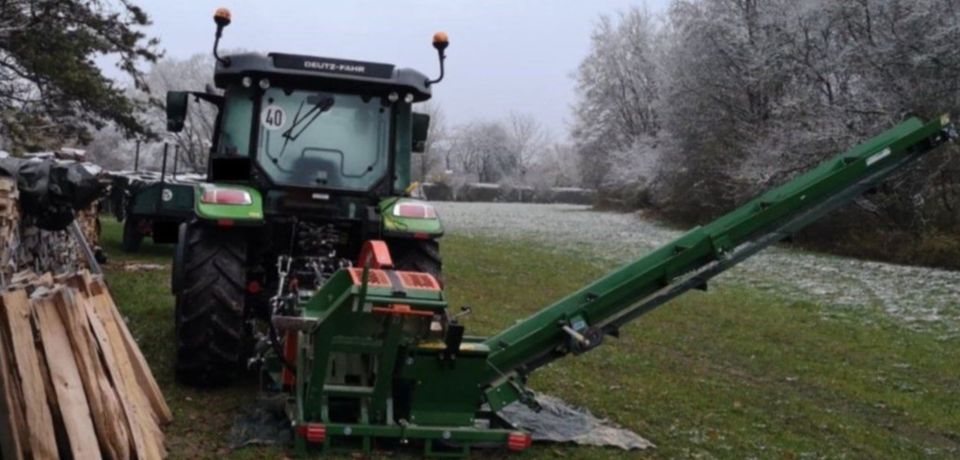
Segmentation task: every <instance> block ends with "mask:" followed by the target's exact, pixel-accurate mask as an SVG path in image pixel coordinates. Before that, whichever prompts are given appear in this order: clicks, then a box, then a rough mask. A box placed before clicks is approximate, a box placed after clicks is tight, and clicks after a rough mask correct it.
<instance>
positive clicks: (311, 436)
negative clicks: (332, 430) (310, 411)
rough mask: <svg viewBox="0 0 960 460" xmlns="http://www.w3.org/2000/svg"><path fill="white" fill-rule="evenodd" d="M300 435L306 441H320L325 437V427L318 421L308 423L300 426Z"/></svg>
mask: <svg viewBox="0 0 960 460" xmlns="http://www.w3.org/2000/svg"><path fill="white" fill-rule="evenodd" d="M300 435H302V436H303V437H304V438H306V439H307V442H314V443H321V442H323V441H325V440H326V439H327V427H326V426H324V425H321V424H319V423H308V424H306V425H304V426H301V427H300Z"/></svg>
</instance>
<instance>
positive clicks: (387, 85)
mask: <svg viewBox="0 0 960 460" xmlns="http://www.w3.org/2000/svg"><path fill="white" fill-rule="evenodd" d="M228 59H229V60H230V61H229V62H230V65H229V66H224V65H223V64H222V63H220V62H217V66H216V69H215V71H214V82H216V84H217V87H219V88H224V87H226V86H227V85H228V84H231V83H235V82H239V81H240V79H242V78H243V77H245V76H249V77H251V78H257V77H267V78H269V79H270V82H271V84H272V85H274V86H279V85H291V86H293V87H296V88H316V89H318V90H326V91H334V92H346V93H360V94H373V95H380V94H382V95H384V96H386V95H387V94H389V93H390V92H393V91H396V92H397V93H398V94H399V95H400V96H401V97H403V96H404V95H405V94H406V93H411V94H413V97H414V101H417V102H420V101H425V100H427V99H430V88H429V87H428V86H427V84H426V82H427V80H428V78H427V77H426V75H424V74H422V73H420V72H418V71H416V70H413V69H398V68H396V67H395V66H394V65H393V64H382V63H377V62H363V61H350V60H346V59H334V58H326V57H319V56H302V55H296V54H283V53H270V54H267V55H263V54H260V53H243V54H234V55H232V56H229V58H228Z"/></svg>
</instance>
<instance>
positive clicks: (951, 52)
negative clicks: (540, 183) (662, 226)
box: [572, 0, 960, 248]
mask: <svg viewBox="0 0 960 460" xmlns="http://www.w3.org/2000/svg"><path fill="white" fill-rule="evenodd" d="M638 18H640V19H638ZM641 19H642V20H641ZM638 24H640V25H642V26H638ZM638 31H649V33H640V32H638ZM958 42H960V9H958V8H956V2H954V1H952V0H917V1H903V0H851V1H844V2H838V1H833V0H799V1H794V0H674V1H673V2H672V3H671V6H670V8H669V10H668V13H667V14H666V15H664V16H663V17H662V18H659V20H658V18H651V17H650V15H649V14H646V13H645V12H644V11H643V10H639V9H636V8H634V9H631V10H629V11H627V12H624V13H621V14H620V15H619V16H618V17H616V19H610V18H605V19H602V20H601V21H600V22H599V23H598V24H597V26H596V29H595V32H594V36H593V42H592V43H593V44H592V48H591V52H590V54H589V55H588V56H587V57H586V58H585V59H584V60H583V62H582V64H581V66H580V69H579V73H578V75H577V85H578V86H577V88H578V93H579V101H578V103H577V105H576V106H575V109H574V117H575V123H574V126H573V130H572V135H573V139H574V142H575V145H576V148H577V151H578V153H579V154H580V158H581V161H582V162H583V164H585V165H590V166H591V167H590V168H584V171H585V173H586V174H587V176H588V177H585V179H587V180H588V182H589V183H591V184H595V185H604V184H606V186H607V188H608V189H613V190H615V191H616V190H620V191H622V190H626V191H628V193H633V192H634V191H635V189H636V188H637V187H645V188H646V189H647V191H648V192H650V194H651V196H652V197H653V200H652V201H651V202H648V203H647V204H652V205H655V206H658V207H659V208H660V210H661V211H662V212H663V213H664V214H665V215H667V216H668V217H671V218H674V219H677V220H681V221H688V222H692V221H703V220H707V219H710V218H712V217H714V216H716V215H717V214H719V213H721V212H724V211H725V210H727V209H730V207H731V206H733V205H734V204H736V203H739V202H742V201H744V200H745V199H746V198H748V197H750V196H752V195H754V194H756V193H758V192H759V191H761V190H764V189H766V188H769V187H770V186H772V185H775V184H777V183H782V182H783V181H785V180H788V179H789V178H791V177H793V176H794V175H796V174H798V173H799V172H801V171H803V170H806V169H808V168H810V167H811V166H813V165H815V164H817V163H819V162H821V161H822V160H823V159H825V158H826V157H828V156H832V155H834V154H836V153H837V152H838V151H841V150H843V149H845V148H847V147H850V146H851V145H853V144H854V143H856V142H857V141H859V140H861V139H864V138H865V137H869V136H871V135H873V134H875V133H877V132H879V131H882V130H883V129H885V128H888V127H890V126H891V125H893V124H894V123H896V122H898V121H899V120H901V119H902V118H903V116H904V115H905V114H910V113H914V114H919V115H921V116H923V117H927V118H929V117H934V116H938V115H939V114H940V113H946V112H955V111H956V109H957V108H958V106H960V88H958V86H960V79H957V78H956V74H957V70H958V68H960V50H958V48H957V47H956V46H955V45H954V44H955V43H958ZM651 43H653V44H654V45H655V46H652V47H651V46H650V44H651ZM631 44H632V45H633V47H632V48H631V47H630V46H629V45H631ZM625 50H632V51H630V52H627V51H625ZM638 50H639V51H638ZM638 56H639V57H642V58H643V59H639V58H638ZM621 65H622V66H623V67H621ZM651 69H654V71H651ZM651 72H652V73H651ZM648 75H652V76H653V79H652V80H650V79H649V78H648V77H647V76H648ZM647 81H652V82H654V83H655V84H654V85H652V86H648V87H649V88H653V89H655V90H654V91H651V92H649V93H643V94H646V96H645V97H642V98H639V99H630V98H629V97H627V96H628V95H630V94H632V93H630V92H627V91H624V89H630V88H636V87H637V85H638V84H640V85H641V87H643V86H642V84H643V83H644V82H647ZM637 101H642V102H644V103H645V104H638V103H636V102H637ZM623 110H628V112H623ZM623 113H629V114H630V115H633V116H636V118H633V119H628V118H625V117H624V116H623V115H622V114H623ZM646 114H652V115H653V117H652V118H651V117H646V116H644V115H646ZM651 119H652V120H655V121H656V123H653V124H638V123H636V122H635V121H636V120H651ZM635 126H645V127H648V128H649V129H646V130H635V129H633V127H635ZM958 171H960V161H958V160H957V159H956V155H945V156H934V157H932V158H930V159H928V160H926V161H923V162H921V163H920V164H919V166H918V167H916V168H912V169H911V170H910V171H908V172H907V173H905V174H903V175H902V176H900V177H899V178H898V179H896V180H895V181H894V182H892V185H889V186H886V187H882V188H880V189H879V190H878V193H874V194H871V195H869V196H868V197H865V198H862V199H861V200H860V201H859V202H858V206H857V207H856V208H855V209H853V210H851V212H847V213H843V214H842V215H841V216H839V217H836V218H834V220H833V221H828V224H827V225H831V226H832V227H830V228H828V229H826V230H824V231H823V232H822V233H823V234H824V235H833V237H834V239H836V235H837V233H838V231H837V229H841V228H854V226H853V225H852V224H856V223H862V222H864V220H865V219H869V220H870V222H872V223H873V225H871V229H872V230H874V231H889V232H904V231H905V232H910V233H911V234H912V235H913V238H914V239H915V240H917V241H919V240H922V239H923V238H926V237H927V235H930V234H936V233H938V232H941V233H942V232H947V233H950V232H955V231H956V230H960V211H958V210H960V202H958V199H960V196H958V193H960V192H958V191H960V179H958V177H960V175H958V174H957V173H958ZM644 177H649V178H650V179H652V180H646V181H645V180H642V178H644ZM638 179H641V180H638ZM621 195H622V193H621ZM629 203H630V204H636V203H638V201H636V200H634V201H631V202H629ZM844 219H847V220H849V224H850V225H848V224H847V223H845V222H844ZM958 248H960V243H958Z"/></svg>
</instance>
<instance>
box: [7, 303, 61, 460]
mask: <svg viewBox="0 0 960 460" xmlns="http://www.w3.org/2000/svg"><path fill="white" fill-rule="evenodd" d="M0 297H2V301H3V306H4V308H3V314H4V315H5V316H6V318H5V319H6V323H7V326H8V327H9V331H10V342H11V343H12V344H13V355H14V357H15V360H16V373H17V375H18V377H19V379H20V382H19V383H20V388H21V390H22V392H23V407H24V418H25V419H26V431H27V433H28V442H27V445H28V447H29V449H30V453H31V456H32V457H33V458H35V459H48V458H49V459H53V458H57V441H56V435H55V434H54V429H53V417H52V416H51V414H50V406H49V405H48V404H47V394H46V390H45V385H44V382H43V381H44V378H43V374H42V372H41V370H40V362H39V360H38V358H37V349H36V347H35V346H34V337H33V327H32V326H31V324H30V316H31V314H30V301H29V300H28V299H27V294H26V292H24V291H22V290H17V291H8V292H4V293H2V294H0Z"/></svg>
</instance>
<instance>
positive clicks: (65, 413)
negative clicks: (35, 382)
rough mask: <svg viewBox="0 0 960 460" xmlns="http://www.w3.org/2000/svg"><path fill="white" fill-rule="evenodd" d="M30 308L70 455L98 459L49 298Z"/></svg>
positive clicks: (86, 407)
mask: <svg viewBox="0 0 960 460" xmlns="http://www.w3.org/2000/svg"><path fill="white" fill-rule="evenodd" d="M31 304H32V306H33V318H34V321H36V324H37V330H39V331H40V339H41V343H42V344H43V352H44V356H45V357H46V360H47V366H48V369H49V371H50V380H51V383H52V384H53V388H54V392H55V393H56V398H57V406H58V407H59V410H60V417H61V418H62V420H63V426H64V430H65V431H66V433H67V442H68V445H69V447H70V453H71V455H72V456H73V458H77V459H80V458H102V454H101V452H100V445H99V442H98V440H97V433H96V431H95V430H94V428H93V424H92V423H91V419H92V414H91V412H90V405H89V404H88V403H87V397H86V394H85V393H84V391H83V382H82V380H81V377H80V371H79V369H78V368H77V363H76V361H75V360H74V358H73V352H72V350H71V348H70V339H69V337H68V336H67V331H66V328H65V327H64V324H63V322H62V321H61V320H60V315H59V314H58V313H57V310H56V308H57V307H56V305H55V304H54V301H53V298H52V296H50V295H48V296H43V297H40V298H38V299H35V300H32V301H31Z"/></svg>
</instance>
